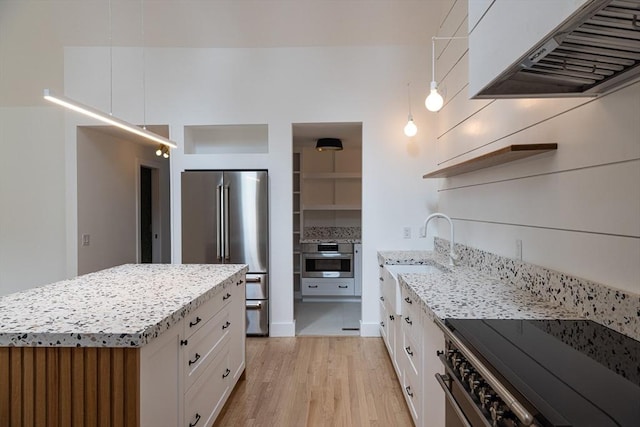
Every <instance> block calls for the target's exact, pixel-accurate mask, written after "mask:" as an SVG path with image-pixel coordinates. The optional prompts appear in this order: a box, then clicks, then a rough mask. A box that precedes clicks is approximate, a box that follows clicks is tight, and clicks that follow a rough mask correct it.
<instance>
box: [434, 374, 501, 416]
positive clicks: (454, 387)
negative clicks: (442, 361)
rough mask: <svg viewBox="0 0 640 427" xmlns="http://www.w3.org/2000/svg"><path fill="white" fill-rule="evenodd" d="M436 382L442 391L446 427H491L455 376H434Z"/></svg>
mask: <svg viewBox="0 0 640 427" xmlns="http://www.w3.org/2000/svg"><path fill="white" fill-rule="evenodd" d="M436 380H437V381H438V384H440V387H442V390H444V396H445V415H444V416H445V426H446V427H491V424H490V423H489V422H488V421H487V420H486V419H485V418H484V417H482V416H480V415H478V413H477V408H476V407H475V406H474V404H473V402H472V401H470V399H471V397H470V396H469V395H468V394H467V392H466V391H465V390H464V388H463V387H462V385H461V384H459V382H458V381H457V378H456V377H455V376H452V375H440V374H436Z"/></svg>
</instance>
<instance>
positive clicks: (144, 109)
mask: <svg viewBox="0 0 640 427" xmlns="http://www.w3.org/2000/svg"><path fill="white" fill-rule="evenodd" d="M140 33H141V36H142V128H143V129H146V128H147V82H146V72H145V64H146V57H145V43H144V0H140Z"/></svg>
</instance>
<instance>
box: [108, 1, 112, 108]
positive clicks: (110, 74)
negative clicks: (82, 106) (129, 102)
mask: <svg viewBox="0 0 640 427" xmlns="http://www.w3.org/2000/svg"><path fill="white" fill-rule="evenodd" d="M112 19H113V18H112V12H111V0H109V115H110V116H112V115H113V22H112Z"/></svg>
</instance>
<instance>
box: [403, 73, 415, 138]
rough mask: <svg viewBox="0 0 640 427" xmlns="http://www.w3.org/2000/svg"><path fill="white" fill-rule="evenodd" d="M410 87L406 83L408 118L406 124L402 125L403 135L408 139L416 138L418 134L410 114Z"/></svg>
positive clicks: (409, 84)
mask: <svg viewBox="0 0 640 427" xmlns="http://www.w3.org/2000/svg"><path fill="white" fill-rule="evenodd" d="M410 86H411V83H407V100H408V102H409V116H408V121H407V124H406V125H404V134H405V135H407V136H409V137H411V136H416V133H418V126H416V124H415V122H414V121H413V114H411V90H410Z"/></svg>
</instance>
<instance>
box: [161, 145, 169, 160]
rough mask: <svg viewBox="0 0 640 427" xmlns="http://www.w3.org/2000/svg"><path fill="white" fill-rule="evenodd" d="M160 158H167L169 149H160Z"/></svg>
mask: <svg viewBox="0 0 640 427" xmlns="http://www.w3.org/2000/svg"><path fill="white" fill-rule="evenodd" d="M162 157H164V158H165V159H168V158H169V147H166V146H163V147H162Z"/></svg>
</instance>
